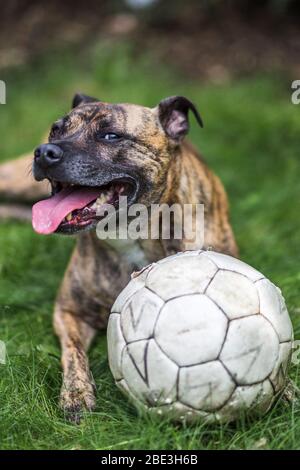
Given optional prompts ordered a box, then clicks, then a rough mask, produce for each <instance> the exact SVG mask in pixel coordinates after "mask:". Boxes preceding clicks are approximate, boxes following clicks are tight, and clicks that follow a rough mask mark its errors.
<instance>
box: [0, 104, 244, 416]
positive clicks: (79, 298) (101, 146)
mask: <svg viewBox="0 0 300 470" xmlns="http://www.w3.org/2000/svg"><path fill="white" fill-rule="evenodd" d="M189 110H192V111H193V113H194V114H195V116H196V118H197V120H198V122H199V124H201V118H200V116H199V114H198V112H197V110H196V109H195V107H194V105H193V104H192V103H191V102H190V101H188V100H187V99H186V98H183V97H171V98H167V99H165V100H163V101H162V102H161V103H160V104H159V105H158V106H157V107H155V108H153V109H150V108H146V107H142V106H137V105H132V104H120V105H113V104H108V103H103V102H101V101H98V100H95V99H92V98H89V97H86V96H84V95H76V96H75V98H74V103H73V109H72V111H71V112H70V113H69V114H68V116H66V117H65V118H63V119H61V120H59V121H57V122H56V123H55V124H54V125H53V127H52V130H51V133H50V137H49V142H51V143H54V144H56V145H59V146H60V147H61V148H62V149H63V151H64V158H63V161H62V162H61V163H60V164H59V165H57V166H54V167H51V168H46V169H44V168H40V167H39V166H38V165H37V164H35V166H34V175H35V177H36V178H37V179H38V180H42V179H44V178H45V179H50V180H51V179H55V180H58V181H63V182H67V183H76V184H80V185H88V186H100V185H102V184H104V183H105V182H107V181H108V180H110V179H112V178H113V177H115V176H118V175H126V176H127V177H130V178H132V180H133V181H134V183H135V188H136V193H135V201H136V202H140V203H144V204H146V205H147V206H149V205H150V204H151V203H166V204H169V205H172V204H173V203H179V204H180V205H184V204H186V203H189V204H193V203H195V204H196V203H203V204H204V206H205V242H204V248H212V249H214V250H216V251H220V252H223V253H227V254H230V255H232V256H237V255H238V250H237V246H236V243H235V239H234V236H233V232H232V229H231V226H230V223H229V220H228V204H227V197H226V194H225V191H224V188H223V186H222V184H221V182H220V180H219V179H218V177H217V176H215V175H214V174H213V173H212V172H211V171H210V170H209V168H208V167H207V165H206V164H205V163H204V161H203V160H202V158H201V157H200V156H199V155H198V153H197V152H196V150H195V149H194V148H193V147H192V145H191V144H190V143H188V142H186V141H185V140H184V137H185V135H186V134H187V132H188V127H189V126H188V112H189ZM103 131H109V132H114V133H116V134H118V135H121V136H122V138H121V139H120V140H118V141H116V142H114V143H107V142H105V141H103V139H102V137H101V135H102V134H101V133H103ZM99 135H100V136H99ZM31 159H32V157H31V156H25V157H23V158H22V159H20V160H19V161H18V162H15V163H7V164H5V165H2V167H1V166H0V194H2V195H6V196H11V197H12V198H14V199H15V200H20V199H23V200H24V199H25V198H26V199H27V200H33V199H38V198H40V197H41V196H44V195H46V193H47V192H48V191H49V189H48V187H47V185H46V184H45V182H42V183H37V182H35V181H32V182H31V183H30V184H29V183H28V182H27V183H25V179H24V175H25V168H26V169H27V165H28V162H29V160H31ZM21 175H22V176H21ZM5 213H6V214H7V213H9V209H8V208H6V212H5ZM0 215H1V211H0ZM186 248H187V243H186V240H184V239H183V240H162V239H159V240H139V241H136V242H132V243H131V244H130V246H128V245H126V246H124V247H122V244H120V243H118V242H115V243H108V242H105V241H100V240H99V239H98V238H97V236H96V234H95V231H94V230H90V231H85V232H81V233H78V235H77V244H76V247H75V250H74V252H73V255H72V258H71V261H70V263H69V266H68V268H67V270H66V273H65V276H64V279H63V282H62V284H61V288H60V290H59V293H58V297H57V300H56V304H55V313H54V328H55V331H56V333H57V335H58V337H59V339H60V342H61V347H62V366H63V373H64V378H63V386H62V391H61V405H62V407H63V408H64V410H65V411H67V412H68V413H70V416H71V417H73V418H74V419H78V413H79V412H80V410H81V409H82V408H83V407H85V408H87V409H93V408H94V406H95V389H94V383H93V380H92V376H91V374H90V370H89V364H88V358H87V350H88V347H89V345H90V343H91V341H92V339H93V338H94V335H95V333H96V331H97V330H98V329H101V328H105V326H106V323H107V318H108V314H109V311H110V307H111V306H112V303H113V302H114V300H115V298H116V297H117V295H118V294H119V293H120V291H121V290H122V289H123V288H124V286H125V285H126V284H127V283H128V281H129V279H130V275H131V273H132V272H133V271H134V270H137V269H139V268H140V267H141V266H142V265H143V264H145V263H149V262H153V261H156V260H158V259H160V258H163V257H165V256H168V255H170V254H172V253H174V252H177V251H184V250H185V249H186ZM190 248H191V246H190V245H189V249H190ZM192 248H194V249H197V248H199V247H198V246H194V247H192Z"/></svg>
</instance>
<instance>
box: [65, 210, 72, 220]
mask: <svg viewBox="0 0 300 470" xmlns="http://www.w3.org/2000/svg"><path fill="white" fill-rule="evenodd" d="M66 219H67V221H68V222H70V221H71V220H72V212H70V214H68V215H67V217H66Z"/></svg>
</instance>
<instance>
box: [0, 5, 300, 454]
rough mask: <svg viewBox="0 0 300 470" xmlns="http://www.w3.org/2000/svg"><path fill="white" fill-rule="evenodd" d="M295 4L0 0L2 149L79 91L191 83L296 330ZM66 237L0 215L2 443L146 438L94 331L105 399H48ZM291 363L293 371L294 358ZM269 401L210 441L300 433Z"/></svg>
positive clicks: (133, 97)
mask: <svg viewBox="0 0 300 470" xmlns="http://www.w3.org/2000/svg"><path fill="white" fill-rule="evenodd" d="M299 15H300V2H299V1H296V0H260V1H250V0H244V1H243V0H239V1H238V0H202V1H201V0H185V1H179V0H110V1H109V0H85V1H84V2H82V1H79V0H72V1H71V0H64V1H63V2H62V1H59V0H52V1H51V2H42V1H37V0H10V1H9V2H8V1H7V2H1V11H0V80H4V81H5V82H6V87H7V100H6V102H7V104H5V105H0V136H1V138H0V162H1V161H6V160H9V159H12V158H15V157H17V156H18V155H21V154H22V153H24V152H32V151H33V149H34V148H35V147H36V146H37V145H38V144H39V143H40V142H41V141H42V139H45V133H46V131H47V130H48V129H49V128H50V125H51V123H52V122H53V121H54V120H56V119H58V118H59V117H61V116H62V115H64V114H65V113H67V112H68V111H69V109H70V105H71V100H72V97H73V95H74V93H75V92H77V91H81V92H84V93H86V94H90V95H92V96H96V97H98V98H99V99H102V100H104V101H112V102H133V103H137V104H142V105H146V106H155V105H156V104H157V103H158V102H159V101H160V100H161V99H162V98H164V97H166V96H170V95H175V94H178V95H179V94H180V95H185V96H187V97H188V98H189V99H190V100H192V101H193V102H194V103H195V105H196V106H197V107H198V109H199V111H200V113H201V115H202V117H203V120H204V129H200V128H199V127H198V126H197V125H196V124H195V123H194V121H193V118H191V133H190V138H191V140H192V141H193V143H194V144H195V145H196V146H197V148H199V150H200V151H201V153H202V154H203V155H204V157H205V159H206V161H207V163H208V164H209V166H210V167H211V168H212V169H213V171H214V172H215V173H217V174H218V175H219V176H220V177H221V179H222V181H223V183H224V185H225V187H226V190H227V192H228V194H229V199H230V205H231V219H232V224H233V227H234V231H235V234H236V237H237V241H238V244H239V246H240V252H241V258H242V259H244V260H245V261H246V262H248V263H250V264H252V265H253V266H255V267H256V268H258V269H259V270H261V271H262V272H263V273H264V274H265V275H266V276H267V277H270V278H271V279H272V280H273V281H274V282H275V283H276V284H278V285H279V286H280V287H281V288H282V291H283V294H284V296H285V297H286V300H287V305H288V309H289V312H290V314H291V316H292V320H293V324H294V327H295V338H298V337H299V334H300V317H299V313H300V304H299V286H300V269H299V234H300V220H299V200H300V185H299V179H300V165H299V142H300V140H299V135H300V114H299V113H300V105H298V106H297V105H295V104H292V101H291V94H292V89H291V84H292V81H293V80H297V79H298V80H299V79H300V34H299V33H300V31H299V30H300V16H299ZM43 136H44V137H43ZM21 177H22V178H28V177H29V176H28V174H26V175H21ZM73 244H74V240H73V239H72V238H67V237H59V236H55V235H54V236H50V237H42V236H39V235H37V234H35V233H34V232H33V230H32V228H31V226H30V224H25V223H18V222H12V221H7V222H6V223H1V224H0V320H1V321H0V339H1V340H3V341H5V343H6V345H7V351H8V355H9V358H10V362H9V368H8V369H7V370H9V374H7V373H4V374H3V371H4V370H6V369H4V368H2V369H1V370H0V373H1V372H2V378H1V383H2V387H3V389H1V393H0V409H1V423H2V427H0V441H1V446H2V448H32V447H33V448H61V447H63V448H78V445H82V447H83V448H98V449H99V448H105V447H103V446H105V445H107V446H111V445H112V443H114V442H119V441H120V442H123V441H124V440H125V441H126V442H127V439H129V442H134V443H135V442H136V441H140V439H141V436H142V435H143V436H145V437H144V439H145V441H143V440H142V441H141V444H140V445H141V448H147V446H149V445H150V444H149V442H148V443H147V442H146V440H147V433H146V434H145V432H144V423H143V422H142V423H141V425H140V427H137V424H136V420H135V419H133V421H132V423H133V424H132V427H131V428H130V429H129V428H128V415H127V414H125V412H124V420H123V421H122V422H121V421H117V420H116V421H114V419H115V416H119V415H120V413H121V410H122V409H124V401H121V398H120V397H119V396H116V397H115V393H116V392H115V388H114V385H113V384H112V381H111V377H110V374H109V371H108V367H107V361H106V352H105V351H106V342H105V337H104V336H102V338H101V339H100V343H99V342H97V344H96V346H95V349H94V350H93V351H92V359H91V364H92V370H93V375H94V377H95V380H96V383H97V386H98V387H99V388H101V390H102V393H101V394H100V396H99V397H98V400H99V409H101V410H102V409H104V410H105V409H107V414H105V413H103V414H102V415H101V420H97V419H96V418H97V417H96V418H95V420H94V422H93V426H86V427H85V428H84V432H81V431H80V429H79V428H78V430H74V429H73V428H71V427H66V425H65V424H64V422H63V421H62V420H61V417H60V415H59V410H58V408H57V396H58V394H59V387H60V365H59V355H60V354H59V348H58V344H57V342H56V340H55V338H54V335H53V332H52V324H51V323H52V321H51V312H52V306H53V301H54V298H55V295H56V291H57V288H58V285H59V283H60V280H61V278H62V275H63V271H64V270H65V267H66V265H67V261H68V258H69V255H70V252H71V250H72V247H73ZM99 347H100V349H101V351H102V352H103V354H102V356H101V360H99ZM292 376H293V378H294V379H295V380H296V381H297V383H298V384H299V380H298V379H297V368H296V367H293V370H292ZM2 379H3V380H2ZM16 392H17V393H16ZM111 396H113V397H115V398H114V400H112V399H111ZM118 400H119V401H118ZM112 401H114V403H116V406H115V408H114V412H113V413H115V414H113V415H112V416H111V413H112V411H111V410H112V408H111V403H112ZM107 403H109V406H108V405H107ZM276 413H277V414H276V415H275V418H274V417H272V418H270V419H269V421H266V423H265V425H264V426H261V427H260V425H259V424H258V425H257V427H251V429H249V430H248V431H247V432H245V433H238V432H231V431H230V432H228V433H227V434H225V435H224V436H223V435H222V438H220V436H219V437H218V438H216V437H215V436H214V434H211V437H209V436H208V440H207V447H208V448H215V447H217V448H249V447H250V448H251V446H252V447H253V445H254V444H253V443H254V442H256V440H257V439H259V437H263V439H264V441H263V442H265V443H266V444H264V446H265V447H268V446H269V447H270V448H277V449H278V448H299V440H300V420H299V418H297V420H296V419H295V415H292V414H291V418H290V420H289V417H288V413H287V411H286V408H284V406H283V405H282V406H281V407H279V411H278V412H276ZM298 416H299V415H298ZM102 418H103V419H102ZM55 420H56V421H55ZM103 420H104V421H103ZM102 423H104V424H102ZM105 423H108V424H107V427H105V426H106V425H105ZM102 426H104V427H103V428H102ZM220 432H221V433H222V431H220ZM194 436H196V437H194ZM130 439H132V441H130ZM174 439H175V437H174V436H173V434H172V432H171V431H170V433H169V434H168V433H167V432H166V430H165V429H163V432H162V433H161V441H160V445H161V446H162V447H161V448H164V449H165V448H170V447H168V446H171V447H172V446H174V445H175V447H176V448H180V449H182V448H192V447H189V446H190V445H191V440H193V439H197V433H195V435H194V434H193V437H189V436H188V432H187V437H186V436H185V434H184V433H183V434H182V435H181V437H180V438H179V437H176V439H177V440H176V444H174ZM220 439H221V440H220ZM220 442H221V443H220ZM79 443H80V444H79ZM128 445H129V448H130V444H127V447H128ZM132 445H133V446H134V445H135V444H132ZM143 445H144V446H146V447H142V446H143ZM154 445H156V446H157V445H158V444H157V441H155V444H154ZM163 446H164V447H163ZM197 446H199V443H198V441H197ZM108 448H113V447H108ZM152 448H153V447H152Z"/></svg>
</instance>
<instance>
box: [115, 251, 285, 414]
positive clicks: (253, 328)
mask: <svg viewBox="0 0 300 470" xmlns="http://www.w3.org/2000/svg"><path fill="white" fill-rule="evenodd" d="M292 340H293V329H292V324H291V321H290V318H289V315H288V312H287V309H286V306H285V302H284V299H283V297H282V295H281V292H280V290H279V289H278V288H277V287H276V286H275V285H274V284H272V283H271V282H270V281H269V280H268V279H266V278H265V277H264V275H263V274H261V273H260V272H258V271H256V270H255V269H253V268H252V267H250V266H249V265H247V264H246V263H243V262H242V261H239V260H237V259H235V258H232V257H230V256H226V255H223V254H219V253H215V252H212V251H188V252H184V253H179V254H177V255H174V256H170V257H168V258H165V259H163V260H161V261H159V262H157V263H154V264H152V265H150V266H148V267H146V268H145V269H144V270H143V271H142V272H141V273H140V274H139V275H137V276H136V277H134V278H133V279H132V280H131V281H130V282H129V284H128V285H127V287H126V288H125V289H124V290H123V291H122V292H121V294H120V295H119V297H118V298H117V300H116V302H115V304H114V305H113V307H112V313H111V315H110V319H109V325H108V357H109V364H110V368H111V371H112V374H113V376H114V379H115V381H116V384H117V385H118V386H119V388H120V389H121V390H122V391H123V392H125V393H126V394H127V395H128V396H129V397H131V398H132V399H133V401H134V403H135V404H136V406H138V407H143V408H146V409H147V410H151V411H152V412H154V413H158V414H166V415H168V416H169V417H171V418H172V419H175V420H178V419H182V420H183V419H187V420H189V421H191V420H197V419H204V420H206V421H215V420H220V421H224V422H225V421H232V420H234V419H236V418H238V417H239V416H240V415H241V414H242V413H245V412H246V413H248V414H251V415H254V414H258V415H259V414H263V413H265V412H266V411H267V410H268V409H269V408H270V407H271V405H272V403H273V402H274V399H275V398H276V397H277V396H278V394H279V393H280V392H281V391H282V390H283V388H284V386H285V383H286V374H287V368H288V364H289V358H290V354H291V348H292Z"/></svg>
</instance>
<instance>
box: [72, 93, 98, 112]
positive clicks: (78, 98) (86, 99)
mask: <svg viewBox="0 0 300 470" xmlns="http://www.w3.org/2000/svg"><path fill="white" fill-rule="evenodd" d="M94 101H100V100H98V99H97V98H93V97H92V96H87V95H84V94H83V93H76V94H75V95H74V98H73V101H72V108H76V106H79V105H80V104H83V103H93V102H94Z"/></svg>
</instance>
